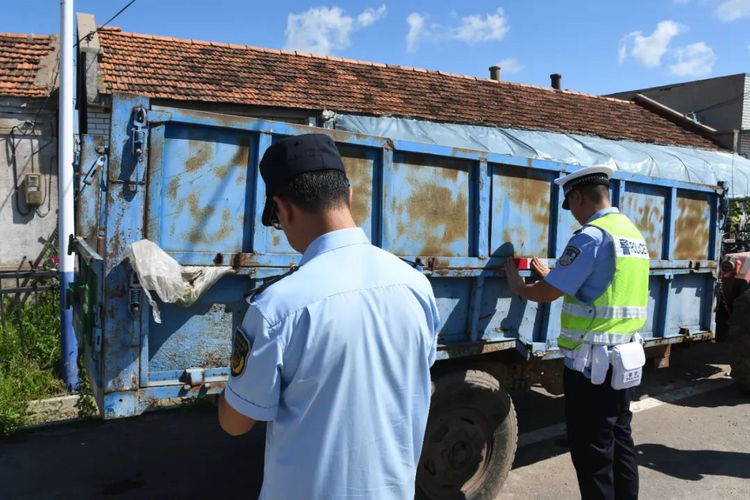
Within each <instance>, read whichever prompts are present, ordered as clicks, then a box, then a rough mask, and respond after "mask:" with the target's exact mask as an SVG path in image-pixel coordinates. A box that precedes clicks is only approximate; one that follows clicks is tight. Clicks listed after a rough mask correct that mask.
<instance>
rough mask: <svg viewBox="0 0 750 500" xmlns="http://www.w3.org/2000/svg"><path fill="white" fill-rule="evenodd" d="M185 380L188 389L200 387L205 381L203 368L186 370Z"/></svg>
mask: <svg viewBox="0 0 750 500" xmlns="http://www.w3.org/2000/svg"><path fill="white" fill-rule="evenodd" d="M185 380H186V381H187V383H188V384H190V387H195V386H198V385H202V384H203V382H205V381H206V373H205V372H204V371H203V368H188V369H187V370H185Z"/></svg>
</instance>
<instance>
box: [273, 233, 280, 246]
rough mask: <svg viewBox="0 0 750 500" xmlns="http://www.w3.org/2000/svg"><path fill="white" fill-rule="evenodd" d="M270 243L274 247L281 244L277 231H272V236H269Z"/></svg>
mask: <svg viewBox="0 0 750 500" xmlns="http://www.w3.org/2000/svg"><path fill="white" fill-rule="evenodd" d="M271 245H272V246H274V247H277V246H279V245H281V236H280V235H279V234H277V233H275V232H274V233H273V238H271Z"/></svg>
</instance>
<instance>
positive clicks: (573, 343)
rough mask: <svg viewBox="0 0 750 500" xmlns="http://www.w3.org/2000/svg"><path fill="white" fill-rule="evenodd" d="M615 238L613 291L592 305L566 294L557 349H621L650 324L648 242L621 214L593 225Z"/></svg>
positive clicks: (608, 216)
mask: <svg viewBox="0 0 750 500" xmlns="http://www.w3.org/2000/svg"><path fill="white" fill-rule="evenodd" d="M589 225H590V226H595V227H598V228H600V229H602V230H603V231H605V232H607V233H608V234H609V235H610V236H611V237H612V242H613V244H614V250H615V256H616V261H615V275H614V277H613V278H612V283H611V284H610V285H609V288H607V290H606V291H605V292H604V294H602V296H601V297H599V298H598V299H596V300H594V302H592V303H591V304H584V303H583V302H581V301H579V300H578V299H576V298H575V297H573V296H572V295H568V294H565V297H564V299H563V311H562V317H561V322H560V326H561V329H560V336H559V337H558V339H557V345H558V346H560V347H561V348H564V349H575V348H576V347H578V346H579V345H580V344H581V343H582V342H586V343H587V344H592V345H617V344H624V343H628V342H630V340H631V338H632V335H633V334H634V333H635V332H637V331H638V330H639V329H641V328H642V327H643V325H644V324H645V323H646V310H647V305H648V274H649V273H648V271H649V261H650V258H649V254H648V247H647V246H646V241H645V240H644V239H643V236H642V235H641V233H640V231H638V229H637V228H636V227H635V226H634V225H633V223H632V222H630V220H629V219H628V218H627V217H626V216H624V215H622V214H619V213H613V214H608V215H605V216H603V217H600V218H598V219H596V220H595V221H593V222H591V223H589Z"/></svg>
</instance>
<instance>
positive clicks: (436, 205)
mask: <svg viewBox="0 0 750 500" xmlns="http://www.w3.org/2000/svg"><path fill="white" fill-rule="evenodd" d="M474 169H475V165H474V164H472V163H469V162H465V161H461V160H456V159H453V158H444V157H436V156H427V155H417V154H412V153H401V152H396V153H395V154H394V159H393V167H392V171H391V174H390V183H389V185H388V193H387V196H386V199H385V202H384V205H385V213H384V216H385V217H386V218H387V219H388V220H389V221H392V222H391V224H389V225H388V233H387V234H386V235H385V241H386V242H388V245H387V246H386V248H387V249H388V250H390V251H391V252H393V253H396V254H398V255H426V256H440V257H468V256H470V250H471V249H472V247H473V245H472V241H471V237H472V235H471V234H470V227H469V224H470V223H469V220H470V218H473V216H474V213H472V211H471V210H470V207H471V199H472V198H473V195H472V194H471V191H472V185H471V182H470V177H471V176H472V171H473V170H474Z"/></svg>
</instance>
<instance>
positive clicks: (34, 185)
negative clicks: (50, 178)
mask: <svg viewBox="0 0 750 500" xmlns="http://www.w3.org/2000/svg"><path fill="white" fill-rule="evenodd" d="M24 185H25V186H26V187H25V189H24V191H25V192H24V194H25V195H26V204H27V205H28V206H30V207H38V206H39V205H41V204H42V203H43V202H44V193H43V192H42V174H26V182H25V183H24Z"/></svg>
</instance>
